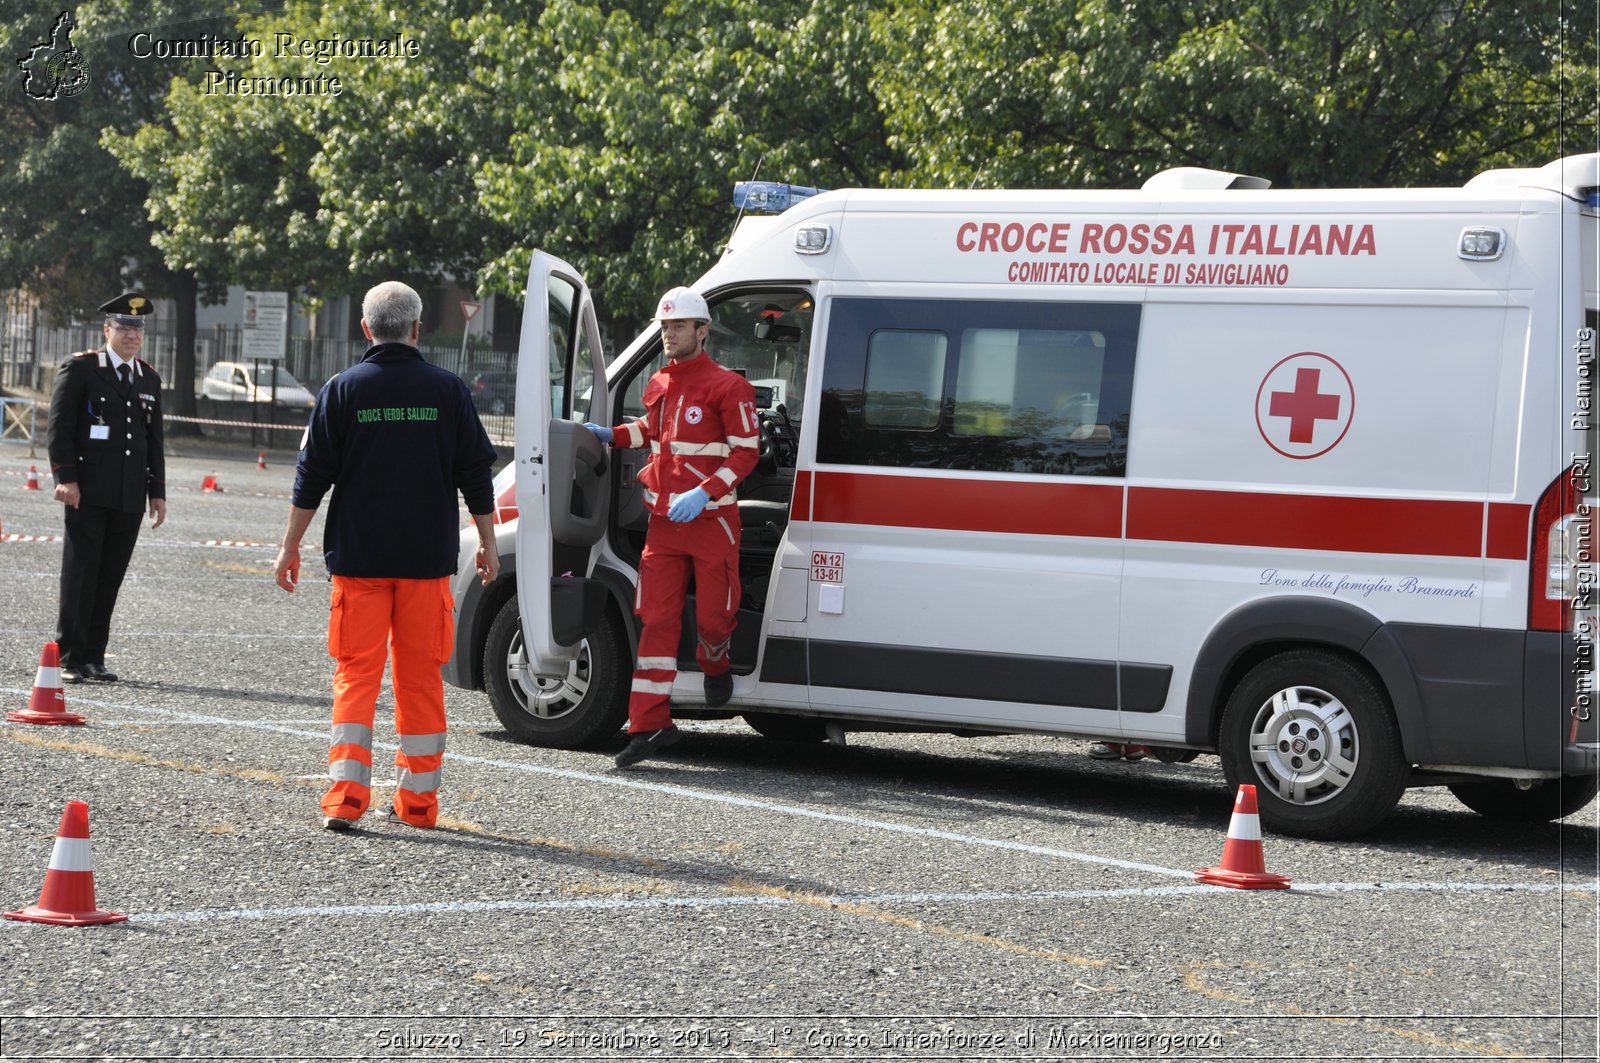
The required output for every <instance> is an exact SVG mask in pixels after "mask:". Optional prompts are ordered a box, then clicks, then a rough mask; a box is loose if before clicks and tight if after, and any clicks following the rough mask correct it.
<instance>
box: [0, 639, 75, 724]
mask: <svg viewBox="0 0 1600 1063" xmlns="http://www.w3.org/2000/svg"><path fill="white" fill-rule="evenodd" d="M6 722H8V723H87V722H88V721H87V720H85V719H84V718H83V717H82V716H79V715H78V714H77V713H72V712H68V711H67V692H66V691H65V690H63V689H62V688H61V650H60V648H59V647H58V646H57V645H56V644H55V643H54V642H47V643H45V644H44V652H43V653H41V654H39V671H38V673H37V674H36V675H35V676H34V679H33V697H32V698H31V699H29V701H28V707H27V708H25V709H18V710H17V711H15V712H8V713H6Z"/></svg>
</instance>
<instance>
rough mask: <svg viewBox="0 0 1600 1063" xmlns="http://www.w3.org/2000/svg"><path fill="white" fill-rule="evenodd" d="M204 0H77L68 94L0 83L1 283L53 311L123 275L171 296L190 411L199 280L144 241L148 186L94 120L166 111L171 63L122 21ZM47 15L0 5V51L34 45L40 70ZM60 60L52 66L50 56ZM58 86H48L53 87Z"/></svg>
mask: <svg viewBox="0 0 1600 1063" xmlns="http://www.w3.org/2000/svg"><path fill="white" fill-rule="evenodd" d="M204 6H205V5H203V4H201V3H183V2H165V3H162V2H158V3H155V4H153V5H134V4H132V3H130V2H128V0H86V2H85V3H83V4H81V5H79V6H78V7H77V8H76V9H75V10H74V11H73V12H71V13H70V14H69V18H70V19H71V20H72V24H71V25H70V27H69V28H68V30H67V35H68V36H67V41H68V43H70V44H71V45H73V46H74V47H75V48H76V49H77V52H78V55H77V56H75V57H73V59H72V61H71V63H69V64H67V65H66V68H71V69H76V70H79V71H83V72H86V76H85V77H84V78H83V80H82V82H81V84H74V85H71V86H70V88H73V89H80V90H81V91H77V92H76V93H75V94H72V95H64V94H61V95H56V97H55V98H44V97H46V96H48V95H49V94H50V93H48V92H46V91H45V90H46V84H45V81H44V80H42V79H41V80H35V81H31V82H30V81H24V80H23V79H22V78H17V79H15V80H11V79H8V80H7V81H6V85H5V89H4V90H3V91H0V287H6V288H23V289H26V290H28V291H29V292H31V293H33V294H34V295H35V296H37V297H38V298H39V300H40V303H41V305H42V306H43V307H44V309H45V310H46V312H47V314H48V315H49V316H50V317H51V318H52V319H54V320H55V321H57V322H65V321H68V320H71V319H79V320H84V319H90V320H92V319H93V316H94V308H95V307H97V306H98V305H99V304H100V303H102V302H104V301H105V300H106V299H109V298H111V297H112V296H113V295H115V294H117V293H118V292H120V291H121V290H123V288H124V287H129V286H133V285H138V286H140V287H141V288H143V289H144V290H145V291H147V292H148V293H149V294H151V295H156V296H167V297H170V298H172V299H173V301H174V304H175V306H176V308H177V320H176V322H175V328H176V332H177V365H176V370H175V373H174V376H175V379H174V381H172V383H173V384H174V385H176V387H175V395H176V400H175V405H174V412H176V413H185V412H187V413H193V412H194V395H193V390H192V388H190V387H188V386H186V382H187V381H188V380H190V379H192V378H193V375H194V320H195V302H196V296H197V293H198V281H197V278H196V277H195V275H194V274H193V272H191V271H189V270H186V269H182V268H169V267H168V265H167V264H166V263H165V262H164V261H163V260H162V258H161V256H160V255H159V254H157V253H156V249H155V248H154V247H153V245H152V243H151V235H152V229H151V226H150V224H149V220H148V218H147V217H146V215H145V211H144V199H145V195H146V188H145V186H144V184H143V182H141V181H140V180H138V179H137V178H136V177H135V176H133V175H131V174H128V173H126V172H124V171H123V170H122V169H121V168H120V167H119V166H118V165H117V163H116V161H115V160H114V159H113V158H112V157H111V156H110V155H109V154H108V153H107V152H106V150H105V149H104V148H103V147H102V145H101V135H102V132H103V131H104V130H108V129H124V130H132V129H135V128H138V127H139V126H140V125H149V124H159V123H160V122H162V121H163V120H164V109H163V103H162V100H163V97H164V95H165V92H166V87H167V80H168V78H169V77H170V73H169V72H168V71H167V70H165V69H164V68H163V67H162V66H161V64H157V63H142V62H139V61H137V60H136V59H134V58H132V57H131V56H130V55H129V53H128V50H127V40H128V36H129V34H130V33H132V32H134V31H135V30H136V29H148V28H151V27H153V26H159V25H161V24H163V23H164V22H165V23H172V24H183V25H188V26H199V27H204V26H207V25H209V23H208V22H206V21H205V19H204V18H203V15H204V11H203V8H204ZM54 22H55V15H54V13H53V12H52V11H51V10H49V9H38V8H35V9H34V13H32V14H30V15H21V14H16V15H11V14H7V15H5V16H0V54H4V55H7V56H13V57H19V56H33V57H34V59H35V62H34V63H33V64H32V66H33V69H32V70H26V69H25V76H27V75H28V74H33V73H37V72H39V70H40V69H41V68H40V66H39V65H38V64H39V62H41V61H48V58H49V55H50V54H54V53H55V51H56V49H55V48H50V49H47V50H46V52H45V53H34V51H33V50H34V48H35V46H37V45H38V44H40V43H41V42H42V41H43V40H45V39H47V38H49V36H50V31H51V29H52V26H53V24H54ZM58 69H62V68H59V67H58ZM60 87H61V86H59V85H58V86H56V88H60Z"/></svg>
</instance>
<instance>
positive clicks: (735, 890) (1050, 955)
mask: <svg viewBox="0 0 1600 1063" xmlns="http://www.w3.org/2000/svg"><path fill="white" fill-rule="evenodd" d="M727 889H728V892H729V893H732V894H736V895H739V896H747V897H777V898H779V899H781V900H786V901H790V902H792V903H794V904H804V905H809V906H811V907H813V908H821V909H823V910H825V911H830V912H845V913H847V914H849V915H854V916H859V917H861V918H863V919H871V920H873V921H874V922H879V923H887V924H889V925H890V926H898V927H904V928H905V929H907V930H914V931H917V932H919V933H924V934H932V935H933V936H934V937H943V938H952V939H954V940H956V941H966V942H970V943H972V944H976V945H990V946H993V947H994V948H997V949H1001V950H1003V951H1005V952H1010V953H1015V954H1016V955H1018V956H1031V957H1032V958H1034V959H1037V960H1052V961H1054V962H1056V963H1067V964H1071V965H1073V966H1075V967H1104V966H1106V965H1107V964H1108V963H1110V962H1111V961H1110V960H1097V959H1093V958H1091V957H1088V956H1079V955H1078V954H1076V953H1072V952H1063V951H1061V950H1060V949H1041V948H1035V947H1034V946H1032V945H1021V944H1018V943H1017V942H1015V941H1008V940H1006V939H1005V938H998V937H995V936H994V935H992V934H979V933H977V932H975V931H971V930H956V929H953V928H951V927H947V926H941V925H939V924H937V923H929V922H927V921H926V920H923V919H913V918H911V917H910V916H904V915H896V914H894V913H893V912H885V911H883V910H882V909H879V908H874V907H871V906H870V905H866V904H861V903H859V902H856V901H841V900H839V899H838V898H835V897H825V896H823V895H822V894H819V893H812V892H808V891H801V890H791V889H787V888H785V887H783V886H768V885H764V884H763V883H760V882H750V881H747V880H745V879H738V878H736V879H734V880H733V881H732V882H730V883H728V886H727Z"/></svg>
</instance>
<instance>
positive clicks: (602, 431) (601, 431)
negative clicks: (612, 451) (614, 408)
mask: <svg viewBox="0 0 1600 1063" xmlns="http://www.w3.org/2000/svg"><path fill="white" fill-rule="evenodd" d="M583 427H585V428H587V429H588V430H589V431H591V432H593V433H594V434H595V435H597V436H599V437H600V442H602V443H609V442H611V429H609V428H601V427H600V426H599V425H597V424H591V423H589V422H588V421H585V422H583Z"/></svg>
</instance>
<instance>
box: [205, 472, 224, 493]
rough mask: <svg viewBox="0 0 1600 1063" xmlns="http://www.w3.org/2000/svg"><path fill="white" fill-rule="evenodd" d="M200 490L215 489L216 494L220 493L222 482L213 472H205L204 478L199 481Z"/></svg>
mask: <svg viewBox="0 0 1600 1063" xmlns="http://www.w3.org/2000/svg"><path fill="white" fill-rule="evenodd" d="M200 490H202V491H215V492H217V493H218V494H221V493H222V483H221V481H219V480H218V479H217V474H216V473H214V472H208V473H206V478H205V479H204V480H201V481H200Z"/></svg>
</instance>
